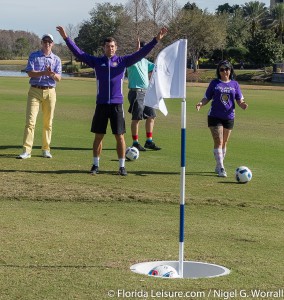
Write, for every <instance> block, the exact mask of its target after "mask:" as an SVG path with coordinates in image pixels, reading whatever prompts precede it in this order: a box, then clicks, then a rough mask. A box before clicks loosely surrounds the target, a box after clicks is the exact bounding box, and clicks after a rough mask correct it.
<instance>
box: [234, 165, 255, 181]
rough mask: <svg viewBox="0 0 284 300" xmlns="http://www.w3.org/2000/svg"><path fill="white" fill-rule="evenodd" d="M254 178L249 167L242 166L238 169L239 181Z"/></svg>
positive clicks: (237, 178) (237, 176) (237, 177)
mask: <svg viewBox="0 0 284 300" xmlns="http://www.w3.org/2000/svg"><path fill="white" fill-rule="evenodd" d="M251 179H252V172H251V170H250V169H249V168H248V167H245V166H241V167H238V168H237V169H236V180H237V182H239V183H247V182H249V181H251Z"/></svg>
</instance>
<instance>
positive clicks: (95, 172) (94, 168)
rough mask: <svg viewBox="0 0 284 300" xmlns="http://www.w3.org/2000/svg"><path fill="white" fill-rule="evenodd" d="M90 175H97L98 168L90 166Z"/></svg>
mask: <svg viewBox="0 0 284 300" xmlns="http://www.w3.org/2000/svg"><path fill="white" fill-rule="evenodd" d="M90 173H91V174H92V175H96V174H99V167H98V166H95V165H92V169H91V171H90Z"/></svg>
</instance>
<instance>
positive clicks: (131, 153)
mask: <svg viewBox="0 0 284 300" xmlns="http://www.w3.org/2000/svg"><path fill="white" fill-rule="evenodd" d="M125 157H126V158H127V159H128V160H136V159H138V157H139V150H138V149H137V148H135V147H127V148H126V152H125Z"/></svg>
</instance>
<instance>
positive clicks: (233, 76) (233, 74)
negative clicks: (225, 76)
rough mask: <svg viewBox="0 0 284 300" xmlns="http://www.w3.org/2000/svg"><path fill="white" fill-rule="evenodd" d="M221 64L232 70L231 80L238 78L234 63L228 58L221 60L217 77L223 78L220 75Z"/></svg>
mask: <svg viewBox="0 0 284 300" xmlns="http://www.w3.org/2000/svg"><path fill="white" fill-rule="evenodd" d="M221 66H224V67H226V68H230V70H231V72H230V76H229V78H230V79H231V80H233V79H235V78H236V74H235V71H234V67H233V65H232V64H231V63H230V62H229V61H228V60H221V61H220V62H219V64H218V66H217V70H216V75H217V78H218V79H221V75H220V67H221Z"/></svg>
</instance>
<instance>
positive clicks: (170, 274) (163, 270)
mask: <svg viewBox="0 0 284 300" xmlns="http://www.w3.org/2000/svg"><path fill="white" fill-rule="evenodd" d="M148 275H150V276H157V277H164V278H178V277H179V275H178V272H177V270H176V269H175V268H174V267H172V266H169V265H160V266H157V267H155V268H153V269H151V270H150V271H149V272H148Z"/></svg>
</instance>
